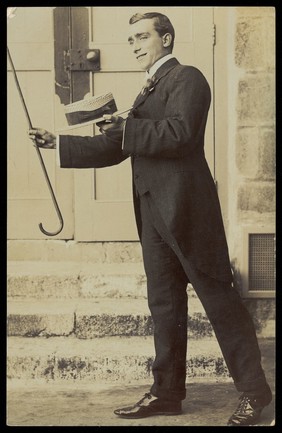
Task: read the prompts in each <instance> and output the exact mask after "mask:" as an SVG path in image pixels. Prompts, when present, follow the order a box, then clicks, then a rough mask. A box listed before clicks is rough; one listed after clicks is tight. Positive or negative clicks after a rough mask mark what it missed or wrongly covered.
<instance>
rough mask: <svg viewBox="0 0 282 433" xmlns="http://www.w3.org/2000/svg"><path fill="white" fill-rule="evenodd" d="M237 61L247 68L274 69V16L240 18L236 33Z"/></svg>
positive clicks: (240, 65)
mask: <svg viewBox="0 0 282 433" xmlns="http://www.w3.org/2000/svg"><path fill="white" fill-rule="evenodd" d="M235 63H236V65H237V66H238V67H240V68H245V69H247V70H268V71H273V70H274V67H275V18H274V17H271V16H262V17H259V18H258V17H256V18H251V17H248V18H246V17H245V18H244V19H242V18H241V19H240V20H239V22H238V23H237V26H236V34H235Z"/></svg>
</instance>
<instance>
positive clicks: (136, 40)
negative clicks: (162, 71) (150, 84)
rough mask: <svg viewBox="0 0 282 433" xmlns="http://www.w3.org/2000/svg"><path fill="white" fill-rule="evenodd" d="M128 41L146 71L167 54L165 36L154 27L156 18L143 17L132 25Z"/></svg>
mask: <svg viewBox="0 0 282 433" xmlns="http://www.w3.org/2000/svg"><path fill="white" fill-rule="evenodd" d="M128 42H129V44H130V45H131V47H132V50H133V53H134V55H135V57H136V59H137V61H138V62H139V64H140V66H141V68H142V69H143V70H144V71H146V70H149V69H150V68H151V66H153V64H154V63H156V61H157V60H159V59H160V58H161V57H163V56H165V55H166V54H167V49H166V48H165V47H164V46H163V38H162V37H161V36H160V35H159V34H158V32H157V31H156V30H155V28H154V19H152V18H151V19H143V20H140V21H137V22H136V23H134V24H131V25H130V34H129V38H128Z"/></svg>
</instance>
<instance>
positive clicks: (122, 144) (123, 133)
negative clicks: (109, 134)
mask: <svg viewBox="0 0 282 433" xmlns="http://www.w3.org/2000/svg"><path fill="white" fill-rule="evenodd" d="M126 121H127V119H126V120H125V122H124V125H123V131H122V143H121V149H122V150H123V148H124V137H125V127H126Z"/></svg>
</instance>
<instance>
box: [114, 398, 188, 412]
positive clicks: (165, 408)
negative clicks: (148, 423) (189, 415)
mask: <svg viewBox="0 0 282 433" xmlns="http://www.w3.org/2000/svg"><path fill="white" fill-rule="evenodd" d="M181 412H182V410H181V401H168V400H163V399H160V398H158V397H155V396H153V395H152V394H150V393H147V394H145V395H144V397H143V398H142V399H141V400H140V401H138V403H136V404H134V405H133V406H129V407H124V408H122V409H116V410H114V413H115V414H116V415H118V416H120V417H121V418H146V417H148V416H152V415H179V414H181Z"/></svg>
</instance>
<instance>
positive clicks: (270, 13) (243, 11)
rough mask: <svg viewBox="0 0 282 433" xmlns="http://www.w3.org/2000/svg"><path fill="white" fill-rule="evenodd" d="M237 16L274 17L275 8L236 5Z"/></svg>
mask: <svg viewBox="0 0 282 433" xmlns="http://www.w3.org/2000/svg"><path fill="white" fill-rule="evenodd" d="M236 13H237V17H238V18H240V17H252V18H261V17H274V16H275V8H274V7H271V6H258V7H255V6H251V7H250V6H242V7H236Z"/></svg>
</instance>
